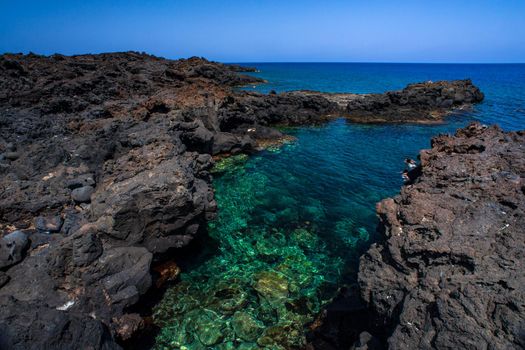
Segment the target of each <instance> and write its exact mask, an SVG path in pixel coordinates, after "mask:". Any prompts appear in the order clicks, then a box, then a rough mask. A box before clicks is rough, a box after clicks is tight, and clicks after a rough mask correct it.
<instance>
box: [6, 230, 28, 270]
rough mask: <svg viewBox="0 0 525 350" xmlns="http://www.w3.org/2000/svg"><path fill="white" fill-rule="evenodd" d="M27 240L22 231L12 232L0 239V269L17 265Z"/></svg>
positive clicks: (22, 255)
mask: <svg viewBox="0 0 525 350" xmlns="http://www.w3.org/2000/svg"><path fill="white" fill-rule="evenodd" d="M28 244H29V240H28V239H27V235H26V234H25V233H23V232H22V231H14V232H12V233H10V234H8V235H6V236H4V237H3V238H1V239H0V269H1V268H4V267H8V266H11V265H14V264H17V263H19V262H20V261H21V260H22V259H23V258H24V251H25V248H26V247H27V245H28Z"/></svg>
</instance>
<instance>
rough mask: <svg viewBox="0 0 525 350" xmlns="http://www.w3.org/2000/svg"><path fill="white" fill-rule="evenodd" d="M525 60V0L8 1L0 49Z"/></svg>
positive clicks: (305, 58)
mask: <svg viewBox="0 0 525 350" xmlns="http://www.w3.org/2000/svg"><path fill="white" fill-rule="evenodd" d="M128 50H134V51H145V52H148V53H151V54H155V55H158V56H162V57H166V58H180V57H190V56H203V57H206V58H208V59H212V60H217V61H222V62H430V63H441V62H446V63H472V62H479V63H512V62H522V63H523V62H525V0H501V1H497V0H477V1H473V0H472V1H470V0H455V1H452V0H441V1H430V0H409V1H403V0H397V1H392V0H361V1H353V0H346V1H339V0H333V1H322V0H317V1H311V0H301V1H296V0H280V1H277V0H235V1H216V0H191V1H190V0H187V1H179V0H159V1H144V0H143V1H137V0H125V1H124V0H117V1H108V0H105V1H104V0H90V1H86V0H83V1H77V0H68V1H54V0H0V53H5V52H24V53H28V52H35V53H39V54H53V53H62V54H68V55H69V54H82V53H99V52H113V51H128Z"/></svg>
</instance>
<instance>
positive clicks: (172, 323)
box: [154, 145, 368, 350]
mask: <svg viewBox="0 0 525 350" xmlns="http://www.w3.org/2000/svg"><path fill="white" fill-rule="evenodd" d="M285 147H286V146H285ZM291 147H293V146H292V145H290V149H291ZM285 152H286V150H285ZM267 154H272V156H275V157H279V156H280V155H279V154H273V153H272V152H267ZM267 163H268V162H267V159H264V158H263V157H254V158H251V159H250V160H248V159H247V158H246V157H244V156H235V157H230V158H226V159H223V160H221V161H219V162H217V164H216V166H215V168H214V173H215V174H220V175H219V177H217V178H216V179H215V180H214V187H215V196H216V200H217V203H218V209H219V212H218V217H217V219H215V220H214V221H212V222H210V223H209V227H208V232H209V236H210V239H211V240H215V241H216V243H217V245H218V248H217V252H216V254H214V255H213V256H212V257H210V258H209V259H208V260H206V261H205V262H204V263H202V264H200V265H198V266H194V267H192V268H191V270H189V271H187V272H183V273H182V274H181V281H180V283H178V284H177V285H175V286H173V287H172V288H170V289H169V290H168V291H167V292H166V295H165V296H164V298H163V300H162V301H161V303H160V304H159V305H158V306H157V307H156V308H155V309H154V321H155V322H156V324H157V325H159V326H160V327H161V332H160V334H159V335H158V336H157V338H156V344H155V348H156V349H188V350H194V349H300V348H303V347H304V346H305V344H306V338H305V325H306V324H307V323H309V322H312V321H313V320H314V318H315V316H316V315H317V314H318V313H319V311H320V310H321V308H322V306H323V305H325V304H326V303H327V302H329V301H330V300H331V298H333V297H334V296H335V291H336V289H337V286H338V285H339V284H340V282H341V274H342V271H343V270H344V269H345V263H346V261H345V259H346V257H345V254H346V253H347V252H346V250H352V249H354V248H355V246H356V244H358V242H359V241H360V240H366V239H367V238H368V235H367V234H366V229H364V228H363V229H364V231H363V230H360V229H359V228H357V226H356V224H355V223H354V222H353V221H352V220H346V219H343V220H341V221H340V222H338V223H337V224H335V226H334V228H332V229H330V231H333V229H335V230H336V234H335V235H334V239H335V240H336V241H331V242H330V241H329V242H328V244H327V240H326V238H323V237H321V232H322V231H323V230H324V231H327V228H326V227H323V225H325V224H327V223H328V222H329V221H330V220H329V219H327V214H326V210H325V208H324V206H323V203H321V201H319V200H317V199H316V198H315V197H313V196H310V197H309V196H306V195H303V196H301V198H298V197H296V196H294V195H292V194H291V193H287V192H284V191H283V190H282V187H281V186H280V185H281V184H280V183H279V182H278V181H276V177H275V176H272V171H275V169H272V168H271V167H270V168H268V169H259V168H258V167H259V166H260V165H261V164H267ZM279 176H280V177H279V179H281V180H280V181H282V179H284V181H286V183H290V184H293V183H295V182H297V181H298V178H297V177H296V176H295V175H293V174H292V173H286V172H285V171H283V172H280V173H279ZM329 245H332V246H336V247H338V249H339V251H338V252H337V253H334V251H333V249H331V248H330V247H329Z"/></svg>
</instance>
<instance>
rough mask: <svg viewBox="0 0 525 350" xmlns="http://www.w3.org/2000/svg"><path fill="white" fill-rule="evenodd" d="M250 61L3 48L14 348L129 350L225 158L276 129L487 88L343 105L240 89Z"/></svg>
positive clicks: (3, 296)
mask: <svg viewBox="0 0 525 350" xmlns="http://www.w3.org/2000/svg"><path fill="white" fill-rule="evenodd" d="M242 71H253V69H250V68H244V67H239V66H228V65H223V64H219V63H214V62H209V61H207V60H205V59H202V58H190V59H186V60H178V61H172V60H166V59H161V58H157V57H154V56H150V55H146V54H140V53H135V52H129V53H115V54H100V55H80V56H62V55H53V56H39V55H34V54H29V55H13V54H7V55H3V56H0V175H1V178H0V307H1V309H2V313H0V348H2V349H3V348H6V349H27V348H63V349H69V348H95V349H99V348H100V349H116V348H120V346H119V345H118V342H120V341H122V340H126V339H129V337H130V336H131V335H132V334H133V332H134V331H136V330H137V329H140V327H141V326H142V325H143V320H142V319H141V317H140V316H139V315H138V314H136V313H133V312H130V311H129V310H130V307H131V306H133V305H135V304H136V303H137V302H139V300H140V299H141V298H142V297H143V296H144V295H145V293H146V292H147V291H148V290H150V289H151V288H152V286H154V285H156V284H157V282H158V279H159V278H160V276H159V274H158V273H156V272H155V269H154V268H153V267H154V266H157V265H158V264H160V263H162V262H163V260H164V258H165V256H166V255H167V254H168V253H173V254H176V251H177V250H176V249H179V248H182V247H187V246H188V245H189V244H190V242H192V241H193V240H194V239H195V237H197V236H199V234H201V233H202V232H203V231H204V230H205V229H206V223H207V221H208V220H210V219H211V218H213V217H214V215H215V212H216V210H217V205H216V203H215V200H214V195H213V189H212V187H211V174H210V169H211V167H212V165H213V156H217V155H230V154H236V153H249V152H253V151H256V150H257V149H259V148H260V147H261V145H264V144H265V143H266V142H268V141H269V140H270V141H272V140H273V141H275V140H279V139H281V138H284V137H285V135H283V134H282V133H281V132H280V131H278V130H276V129H274V128H273V126H275V125H305V124H308V125H309V124H317V123H321V122H323V121H325V120H327V119H329V118H333V117H337V116H347V115H349V116H351V115H352V114H353V113H354V112H355V115H356V116H357V115H363V118H362V119H361V120H360V121H363V122H370V121H371V119H370V118H369V117H368V116H370V115H371V114H373V113H375V112H372V111H374V110H375V111H377V113H378V114H380V115H381V119H382V120H383V121H385V122H415V121H417V120H418V118H423V119H425V120H428V119H429V118H430V117H429V115H434V114H432V113H433V112H434V111H438V112H439V113H438V114H440V113H441V112H444V111H451V110H454V109H457V108H459V107H463V106H466V105H470V104H472V103H475V102H478V101H480V100H481V99H482V97H483V96H482V94H481V93H480V92H479V90H477V88H475V87H474V86H473V85H472V84H471V83H469V82H468V81H460V82H449V83H445V82H442V83H435V84H434V83H433V84H431V85H428V84H423V85H422V87H420V86H419V85H417V86H414V87H408V88H407V89H408V90H407V92H406V93H404V92H400V93H392V94H391V95H388V94H389V93H387V94H386V95H378V96H376V95H367V96H368V97H367V96H364V97H362V98H361V97H355V95H352V94H347V95H348V96H346V97H345V98H347V100H346V102H345V103H343V104H341V101H340V100H334V99H333V98H327V97H326V94H322V93H305V92H286V93H280V94H268V95H266V94H259V93H254V92H246V91H242V90H238V89H235V87H237V86H240V85H246V84H258V83H263V82H264V81H263V80H262V79H259V78H256V77H253V76H248V75H242V74H239V72H242ZM450 89H453V91H452V90H450ZM403 91H405V90H403ZM405 95H406V96H410V98H408V97H407V98H408V100H407V102H406V103H405V100H404V98H405V97H404V96H405ZM456 95H458V96H459V97H458V98H457V99H456ZM379 96H389V97H388V101H390V102H388V103H383V102H381V103H376V102H374V101H375V100H376V99H381V101H383V98H381V97H379ZM393 96H400V97H399V101H398V100H396V98H397V97H393ZM450 96H454V98H453V99H454V102H453V103H452V104H449V102H444V101H448V100H450V98H449V97H450ZM461 96H463V97H461ZM357 99H358V100H359V101H360V102H359V103H357V102H355V101H357ZM352 101H354V102H352ZM364 101H366V102H364ZM438 101H439V102H438ZM400 106H403V107H400ZM407 109H408V110H409V111H412V112H413V113H412V112H410V113H408V112H407V113H405V112H403V113H401V111H402V110H403V111H406V110H407ZM390 110H391V111H392V112H388V111H390ZM363 111H366V113H365V112H363ZM429 113H430V114H429ZM389 115H390V116H391V118H390V117H387V116H389ZM399 115H410V118H404V117H401V118H400V117H396V116H399ZM440 115H441V114H440ZM349 118H350V119H351V120H354V119H353V117H349ZM355 118H357V117H355ZM432 118H434V120H437V119H439V118H440V117H432ZM436 118H437V119H436ZM356 120H357V119H356ZM358 121H359V120H358ZM469 154H470V153H469ZM174 252H175V253H174ZM363 273H364V272H363ZM370 302H373V301H372V299H371V300H370Z"/></svg>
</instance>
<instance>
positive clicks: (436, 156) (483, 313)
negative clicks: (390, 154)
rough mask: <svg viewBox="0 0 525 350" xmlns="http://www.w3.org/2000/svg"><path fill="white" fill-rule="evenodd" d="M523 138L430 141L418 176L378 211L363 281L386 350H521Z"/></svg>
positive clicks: (492, 131) (524, 324)
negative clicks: (376, 236)
mask: <svg viewBox="0 0 525 350" xmlns="http://www.w3.org/2000/svg"><path fill="white" fill-rule="evenodd" d="M524 154H525V132H523V131H521V132H503V131H502V130H500V129H499V128H498V127H495V126H494V127H485V126H482V125H479V124H473V125H470V126H469V127H467V128H465V129H461V130H458V132H457V133H456V134H455V135H454V136H447V135H442V136H438V137H436V138H434V139H433V140H432V149H430V150H426V151H422V152H421V154H420V157H421V171H422V174H421V176H420V177H419V178H418V179H417V180H416V181H415V183H414V184H412V185H408V186H405V187H403V189H402V191H401V194H400V195H399V196H397V197H394V198H390V199H386V200H384V201H382V202H381V203H379V204H378V207H377V211H378V213H379V216H380V219H381V223H382V226H381V232H382V233H383V235H384V240H383V241H382V242H380V243H377V244H374V245H372V247H371V248H370V249H369V250H368V252H367V253H366V254H365V255H364V256H363V257H362V258H361V263H360V270H359V284H360V287H361V296H362V298H363V299H364V300H365V302H366V303H367V304H368V307H369V310H370V312H371V313H372V315H373V319H374V320H375V322H374V323H375V327H376V329H383V330H384V329H386V337H387V342H388V346H389V348H391V349H418V348H419V349H421V348H437V349H443V348H457V349H460V348H461V349H480V348H494V349H517V348H523V347H525V338H524V337H523V330H524V329H525V272H524V271H525V269H524V268H523V266H522V264H523V255H524V252H525V239H524V233H525V231H524V227H525V157H524Z"/></svg>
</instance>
